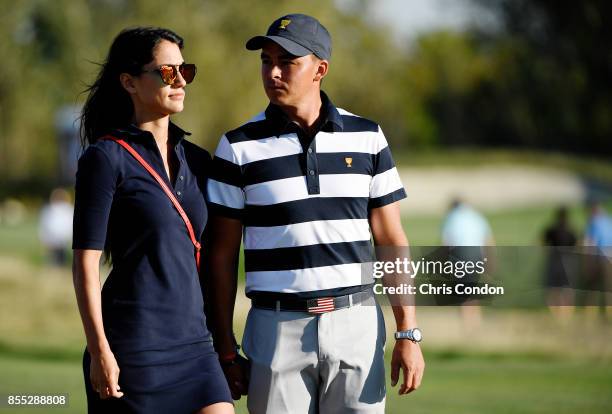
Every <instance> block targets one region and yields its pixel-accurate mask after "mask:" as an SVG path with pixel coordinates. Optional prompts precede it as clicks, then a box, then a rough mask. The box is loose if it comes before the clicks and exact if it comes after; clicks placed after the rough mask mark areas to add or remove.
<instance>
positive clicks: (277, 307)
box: [208, 14, 424, 413]
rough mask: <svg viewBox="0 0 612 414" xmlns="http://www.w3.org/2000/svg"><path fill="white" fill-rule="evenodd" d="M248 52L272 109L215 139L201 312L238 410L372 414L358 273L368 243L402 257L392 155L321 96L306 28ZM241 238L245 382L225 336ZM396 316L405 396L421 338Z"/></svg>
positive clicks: (367, 332) (321, 41)
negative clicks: (240, 405) (243, 400)
mask: <svg viewBox="0 0 612 414" xmlns="http://www.w3.org/2000/svg"><path fill="white" fill-rule="evenodd" d="M246 47H247V49H249V50H259V49H261V74H262V80H263V86H264V89H265V92H266V95H267V96H268V98H269V100H270V105H269V106H268V108H267V109H266V110H265V112H263V113H261V114H260V115H258V116H257V117H256V118H254V119H253V120H251V121H250V122H248V123H246V124H245V125H243V126H241V127H239V128H238V129H235V130H233V131H230V132H228V133H226V134H225V135H224V136H223V137H222V138H221V141H220V143H219V146H218V148H217V151H216V154H215V159H214V161H213V163H214V165H213V168H212V170H213V172H212V178H211V179H210V180H209V184H208V194H209V195H208V197H209V202H210V209H211V212H212V213H211V215H212V216H213V217H212V220H211V222H210V226H211V236H212V240H211V243H210V244H209V246H210V247H209V251H208V257H209V259H208V261H209V269H210V286H209V289H208V295H209V296H210V298H209V299H208V300H209V301H210V305H211V310H212V312H213V314H214V316H213V317H212V318H211V319H212V323H213V324H214V326H213V332H214V335H215V346H216V349H217V351H218V352H219V357H220V360H221V362H222V364H223V366H224V369H225V372H226V377H227V378H228V382H229V384H230V387H231V389H232V392H233V394H234V398H239V397H240V395H241V394H246V393H247V386H248V407H249V410H250V412H252V413H315V412H339V413H348V412H364V413H365V412H372V413H379V412H381V413H382V412H384V403H385V379H384V360H383V356H384V342H385V329H384V320H383V318H382V313H381V311H380V307H378V305H376V303H375V301H374V300H373V296H372V295H373V293H372V291H371V284H370V283H364V281H363V280H362V276H361V264H362V263H363V262H367V261H368V260H370V258H371V256H370V255H371V247H372V246H371V241H370V231H371V233H372V235H373V238H374V242H375V243H376V244H377V245H385V246H407V245H408V241H407V240H406V237H405V235H404V232H403V230H402V226H401V223H400V215H399V204H398V200H400V199H402V198H404V197H405V192H404V189H403V187H402V184H401V182H400V180H399V176H398V173H397V170H396V169H395V167H394V164H393V160H392V158H391V153H390V151H389V147H388V145H387V142H386V140H385V137H384V135H383V133H382V132H381V130H380V128H379V127H378V125H377V124H375V123H374V122H371V121H368V120H366V119H364V118H360V117H358V116H355V115H352V114H350V113H348V112H346V111H344V110H342V109H337V108H336V107H335V106H334V105H333V104H332V103H331V101H330V100H329V99H328V97H327V96H326V95H325V94H324V93H323V92H322V91H321V89H320V88H321V82H322V80H323V78H324V77H325V75H327V72H328V69H329V59H330V56H331V39H330V36H329V33H328V32H327V30H326V29H325V28H324V27H323V26H322V25H321V24H320V23H319V22H318V21H317V20H316V19H314V18H313V17H310V16H306V15H301V14H292V15H287V16H283V17H281V18H279V19H277V20H276V21H274V22H273V23H272V25H271V26H270V28H269V29H268V32H267V34H266V36H256V37H254V38H252V39H251V40H249V41H248V42H247V44H246ZM242 235H244V240H243V241H244V255H245V271H246V293H247V296H248V297H249V298H250V299H251V301H252V307H251V310H250V311H249V315H248V318H247V323H246V328H245V333H244V337H243V341H242V344H243V350H244V352H245V355H246V356H247V357H248V359H249V361H250V365H251V367H250V378H247V376H248V372H247V370H245V369H244V365H243V364H242V363H241V361H242V360H241V359H240V357H239V356H238V353H237V347H236V345H235V342H234V341H235V340H234V337H233V333H232V317H233V306H234V301H235V295H236V284H237V282H236V279H237V276H236V273H237V263H238V254H239V248H240V240H241V237H242ZM368 305H371V306H368ZM393 311H394V315H395V319H396V322H397V330H398V331H402V332H404V335H405V336H408V337H410V338H411V339H410V340H409V339H399V340H397V341H396V343H395V346H394V350H393V358H392V363H391V365H392V368H391V369H392V374H391V376H392V382H393V385H395V384H396V383H397V380H398V377H399V373H400V369H401V370H402V372H403V381H402V385H401V387H400V390H399V393H400V394H407V393H409V392H410V391H412V390H414V389H416V388H417V387H418V386H419V385H420V382H421V378H422V375H423V369H424V362H423V357H422V354H421V350H420V348H419V344H418V340H419V339H420V331H418V329H417V330H415V331H413V329H414V328H416V326H417V325H416V317H415V310H414V307H413V306H396V307H394V309H393ZM249 379H250V381H249Z"/></svg>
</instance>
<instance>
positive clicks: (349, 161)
mask: <svg viewBox="0 0 612 414" xmlns="http://www.w3.org/2000/svg"><path fill="white" fill-rule="evenodd" d="M344 162H346V166H347V168H352V167H353V158H352V157H345V158H344Z"/></svg>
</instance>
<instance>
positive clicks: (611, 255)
mask: <svg viewBox="0 0 612 414" xmlns="http://www.w3.org/2000/svg"><path fill="white" fill-rule="evenodd" d="M587 208H588V209H589V219H588V222H587V226H586V231H585V234H584V241H583V244H584V246H587V247H590V249H591V250H588V251H587V255H586V258H587V260H588V263H587V264H588V266H587V274H586V280H585V285H586V286H585V288H586V289H587V290H589V291H591V292H592V293H591V294H589V295H588V298H587V299H586V300H587V305H597V304H598V303H599V297H600V295H599V294H597V292H602V293H603V295H602V296H603V305H604V306H605V311H606V314H607V315H608V316H609V317H612V217H610V216H609V215H608V214H607V213H606V211H605V209H604V208H603V206H602V204H601V202H599V201H597V200H590V201H589V203H588V205H587Z"/></svg>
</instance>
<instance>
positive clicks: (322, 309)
mask: <svg viewBox="0 0 612 414" xmlns="http://www.w3.org/2000/svg"><path fill="white" fill-rule="evenodd" d="M306 306H307V312H308V313H313V314H319V313H326V312H331V311H333V310H334V309H336V304H335V303H334V298H316V299H309V300H308V301H307V302H306Z"/></svg>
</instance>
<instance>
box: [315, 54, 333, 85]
mask: <svg viewBox="0 0 612 414" xmlns="http://www.w3.org/2000/svg"><path fill="white" fill-rule="evenodd" d="M328 69H329V62H328V61H327V60H324V59H322V60H319V61H318V62H317V72H316V73H315V77H314V79H313V80H314V81H316V82H319V81H321V80H322V79H323V78H324V77H325V75H327V70H328Z"/></svg>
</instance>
